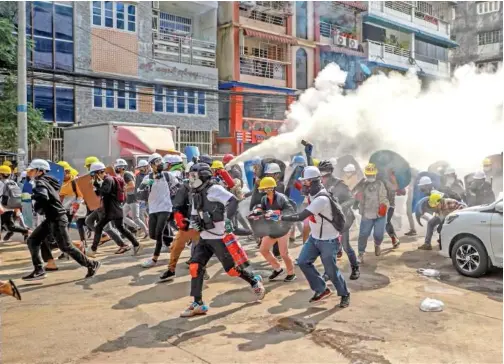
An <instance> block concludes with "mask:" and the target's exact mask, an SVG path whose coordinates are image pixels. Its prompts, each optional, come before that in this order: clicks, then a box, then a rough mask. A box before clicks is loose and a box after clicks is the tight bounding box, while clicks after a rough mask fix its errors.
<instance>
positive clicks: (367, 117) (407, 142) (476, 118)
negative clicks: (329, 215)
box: [235, 64, 504, 173]
mask: <svg viewBox="0 0 504 364" xmlns="http://www.w3.org/2000/svg"><path fill="white" fill-rule="evenodd" d="M345 79H346V73H345V72H344V71H342V70H341V69H340V68H339V66H338V65H336V64H329V65H328V66H327V67H325V68H324V69H323V70H322V71H321V72H320V73H319V75H318V77H317V79H316V80H315V87H313V88H310V89H308V90H306V92H304V93H303V94H302V95H301V96H300V98H299V100H298V101H297V102H295V103H293V104H292V105H291V107H290V110H289V112H288V114H287V123H286V124H287V125H288V129H290V130H292V131H288V132H285V133H283V134H281V135H279V136H277V137H273V138H270V139H268V140H266V141H264V142H262V143H261V144H259V145H258V146H256V147H254V148H252V149H250V150H248V151H246V152H245V153H243V154H242V155H240V156H238V157H237V158H236V159H235V161H244V160H249V159H251V158H252V157H255V156H265V155H274V156H276V157H278V158H282V157H283V158H285V159H286V158H288V156H289V155H292V154H294V153H296V152H299V151H301V150H302V149H303V147H302V146H301V144H300V142H301V140H303V139H305V140H307V141H310V142H311V143H312V144H314V146H315V148H314V156H315V157H323V158H330V157H339V156H341V155H343V154H352V155H354V156H355V157H356V158H357V159H358V160H359V161H361V162H363V163H364V162H365V161H367V160H368V158H369V156H370V155H371V154H372V153H373V152H374V151H376V150H380V149H390V150H394V151H396V152H397V153H399V154H401V155H402V156H403V157H404V158H406V160H408V161H409V162H410V164H411V166H413V167H416V168H418V169H420V170H424V169H426V168H427V167H428V165H430V164H431V163H433V162H435V161H438V160H446V161H448V162H449V163H450V164H451V165H452V166H453V167H454V168H456V169H457V171H459V172H464V173H465V172H470V171H474V170H477V169H480V168H481V162H482V160H483V158H484V157H485V156H487V155H491V154H496V153H500V152H501V151H502V135H503V133H502V131H503V128H502V125H503V122H502V121H503V112H502V106H503V95H504V90H503V88H504V74H503V71H502V69H500V70H499V71H498V72H497V73H495V74H490V73H477V72H476V68H475V67H474V66H472V65H466V66H464V67H461V68H459V69H457V70H456V72H455V74H454V77H453V78H452V79H451V80H439V81H435V82H433V83H432V84H431V85H430V87H429V89H428V90H427V91H422V90H421V82H420V80H419V79H418V77H417V76H416V75H415V74H414V73H413V72H409V73H407V74H406V75H401V74H399V73H391V74H389V75H388V76H387V75H384V74H380V75H375V76H372V77H370V78H369V79H367V80H366V82H365V83H364V84H363V85H361V86H360V87H359V88H358V89H357V90H356V91H352V92H349V93H347V94H345V93H344V92H343V90H342V88H341V87H340V85H342V84H343V83H344V82H345Z"/></svg>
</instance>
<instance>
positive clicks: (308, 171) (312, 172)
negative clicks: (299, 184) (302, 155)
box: [300, 166, 320, 181]
mask: <svg viewBox="0 0 504 364" xmlns="http://www.w3.org/2000/svg"><path fill="white" fill-rule="evenodd" d="M315 178H320V171H319V169H318V168H317V167H315V166H308V167H305V169H304V170H303V177H301V178H300V180H301V181H306V180H309V179H315Z"/></svg>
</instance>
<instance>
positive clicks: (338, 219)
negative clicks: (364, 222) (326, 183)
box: [315, 191, 346, 233]
mask: <svg viewBox="0 0 504 364" xmlns="http://www.w3.org/2000/svg"><path fill="white" fill-rule="evenodd" d="M319 196H322V197H327V198H328V199H329V202H330V204H331V213H332V216H333V218H332V220H329V219H328V218H327V217H325V216H324V215H322V214H319V216H320V217H321V218H322V219H324V220H327V221H329V222H330V223H331V225H332V226H333V227H334V228H335V229H336V231H338V232H339V233H343V232H344V231H345V227H346V226H345V225H346V224H345V223H346V219H345V215H344V214H343V210H342V209H341V206H340V205H339V203H338V200H337V199H336V198H335V197H334V196H333V194H332V193H331V192H324V191H322V192H319V193H318V194H317V195H316V196H315V198H316V197H319ZM321 233H322V232H321Z"/></svg>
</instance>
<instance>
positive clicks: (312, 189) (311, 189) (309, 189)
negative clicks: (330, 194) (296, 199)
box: [301, 179, 322, 196]
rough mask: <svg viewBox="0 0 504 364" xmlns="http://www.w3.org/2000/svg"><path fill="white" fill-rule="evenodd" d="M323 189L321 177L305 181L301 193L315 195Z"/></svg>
mask: <svg viewBox="0 0 504 364" xmlns="http://www.w3.org/2000/svg"><path fill="white" fill-rule="evenodd" d="M321 189H322V182H321V181H320V179H312V180H306V181H303V188H302V190H301V193H302V194H303V195H305V196H315V195H316V194H317V193H319V192H320V190H321Z"/></svg>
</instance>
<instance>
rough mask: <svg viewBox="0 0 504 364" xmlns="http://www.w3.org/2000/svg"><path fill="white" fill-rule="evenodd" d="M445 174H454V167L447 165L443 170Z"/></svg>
mask: <svg viewBox="0 0 504 364" xmlns="http://www.w3.org/2000/svg"><path fill="white" fill-rule="evenodd" d="M447 174H455V168H453V167H448V168H446V169H445V171H444V175H445V176H446V175H447Z"/></svg>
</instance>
